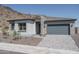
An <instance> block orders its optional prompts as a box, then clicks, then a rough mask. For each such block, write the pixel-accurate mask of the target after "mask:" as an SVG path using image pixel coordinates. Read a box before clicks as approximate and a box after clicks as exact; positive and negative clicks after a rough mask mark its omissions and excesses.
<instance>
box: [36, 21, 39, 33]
mask: <svg viewBox="0 0 79 59" xmlns="http://www.w3.org/2000/svg"><path fill="white" fill-rule="evenodd" d="M36 34H40V22H36Z"/></svg>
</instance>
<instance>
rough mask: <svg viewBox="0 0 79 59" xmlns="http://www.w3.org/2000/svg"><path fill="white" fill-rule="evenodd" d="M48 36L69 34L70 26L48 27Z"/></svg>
mask: <svg viewBox="0 0 79 59" xmlns="http://www.w3.org/2000/svg"><path fill="white" fill-rule="evenodd" d="M47 29H48V34H58V35H59V34H65V35H67V34H68V31H69V30H68V25H48V27H47Z"/></svg>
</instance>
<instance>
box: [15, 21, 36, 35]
mask: <svg viewBox="0 0 79 59" xmlns="http://www.w3.org/2000/svg"><path fill="white" fill-rule="evenodd" d="M23 22H24V23H26V32H19V33H20V35H21V36H30V35H34V34H36V26H35V24H36V23H35V22H34V21H31V20H26V21H15V27H14V29H15V31H18V30H19V28H18V23H23Z"/></svg>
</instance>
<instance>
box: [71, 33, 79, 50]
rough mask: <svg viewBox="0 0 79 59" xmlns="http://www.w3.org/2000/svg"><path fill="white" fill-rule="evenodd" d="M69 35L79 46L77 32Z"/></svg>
mask: <svg viewBox="0 0 79 59" xmlns="http://www.w3.org/2000/svg"><path fill="white" fill-rule="evenodd" d="M71 36H72V38H73V39H74V41H75V43H76V45H77V46H78V48H79V34H74V35H71Z"/></svg>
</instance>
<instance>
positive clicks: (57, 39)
mask: <svg viewBox="0 0 79 59" xmlns="http://www.w3.org/2000/svg"><path fill="white" fill-rule="evenodd" d="M38 46H40V47H48V48H55V49H65V50H76V51H79V49H78V47H77V45H76V44H75V42H74V40H73V39H72V38H71V36H69V35H47V36H45V37H44V39H43V40H42V41H41V42H40V43H39V44H38Z"/></svg>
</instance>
